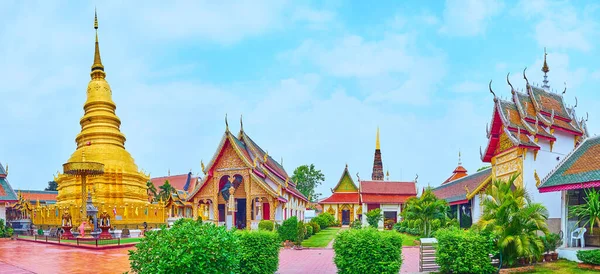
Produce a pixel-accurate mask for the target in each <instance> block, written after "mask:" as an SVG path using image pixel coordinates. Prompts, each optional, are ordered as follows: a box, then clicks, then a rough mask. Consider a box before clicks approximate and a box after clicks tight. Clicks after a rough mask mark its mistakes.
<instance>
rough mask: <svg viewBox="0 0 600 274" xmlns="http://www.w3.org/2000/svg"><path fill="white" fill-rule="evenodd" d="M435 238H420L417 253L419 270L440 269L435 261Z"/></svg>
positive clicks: (431, 270)
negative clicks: (418, 251)
mask: <svg viewBox="0 0 600 274" xmlns="http://www.w3.org/2000/svg"><path fill="white" fill-rule="evenodd" d="M436 247H437V240H436V239H435V238H424V239H421V246H420V253H419V271H420V272H434V271H438V270H439V269H440V266H439V265H438V264H437V263H436V262H435V249H436Z"/></svg>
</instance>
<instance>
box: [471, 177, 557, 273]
mask: <svg viewBox="0 0 600 274" xmlns="http://www.w3.org/2000/svg"><path fill="white" fill-rule="evenodd" d="M517 176H518V174H515V175H513V176H512V177H510V179H509V180H508V182H504V181H501V180H495V181H494V182H493V183H492V184H491V185H490V186H489V187H488V188H487V189H486V192H485V194H486V197H485V198H484V200H483V201H482V203H483V215H482V216H481V219H480V220H479V222H478V223H477V226H478V228H479V229H481V230H483V231H486V232H490V233H492V235H493V236H495V238H496V239H497V244H498V248H499V249H500V252H501V254H502V258H503V259H502V260H503V263H504V264H506V265H509V266H510V265H514V264H516V262H517V259H518V258H522V257H527V258H537V257H539V256H540V255H541V254H542V253H543V252H544V243H543V242H542V240H541V238H540V237H539V236H538V232H543V233H544V234H548V233H549V230H548V224H547V223H546V220H547V219H548V210H546V208H545V207H544V206H543V205H542V204H539V203H533V202H532V201H531V198H530V197H529V194H528V193H527V191H526V190H525V189H524V188H523V187H520V186H515V185H514V181H515V179H516V178H517Z"/></svg>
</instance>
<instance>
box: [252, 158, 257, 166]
mask: <svg viewBox="0 0 600 274" xmlns="http://www.w3.org/2000/svg"><path fill="white" fill-rule="evenodd" d="M256 159H257V158H256V157H254V161H253V163H252V164H253V165H254V167H256Z"/></svg>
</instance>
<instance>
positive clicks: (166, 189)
mask: <svg viewBox="0 0 600 274" xmlns="http://www.w3.org/2000/svg"><path fill="white" fill-rule="evenodd" d="M158 188H160V192H159V193H158V196H159V197H161V198H162V199H163V200H167V199H169V196H171V193H174V192H175V191H176V190H175V188H174V187H173V186H171V183H169V180H166V181H165V183H164V184H163V185H162V186H159V187H158Z"/></svg>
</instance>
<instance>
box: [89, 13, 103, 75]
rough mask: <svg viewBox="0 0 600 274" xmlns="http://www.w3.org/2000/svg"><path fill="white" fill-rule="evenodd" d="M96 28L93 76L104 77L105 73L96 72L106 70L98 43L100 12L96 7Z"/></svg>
mask: <svg viewBox="0 0 600 274" xmlns="http://www.w3.org/2000/svg"><path fill="white" fill-rule="evenodd" d="M94 29H96V49H95V52H94V63H93V64H92V78H94V76H96V75H97V76H98V77H104V73H94V72H95V71H102V72H104V66H103V65H102V59H100V46H99V45H98V13H97V12H96V9H94Z"/></svg>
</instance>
